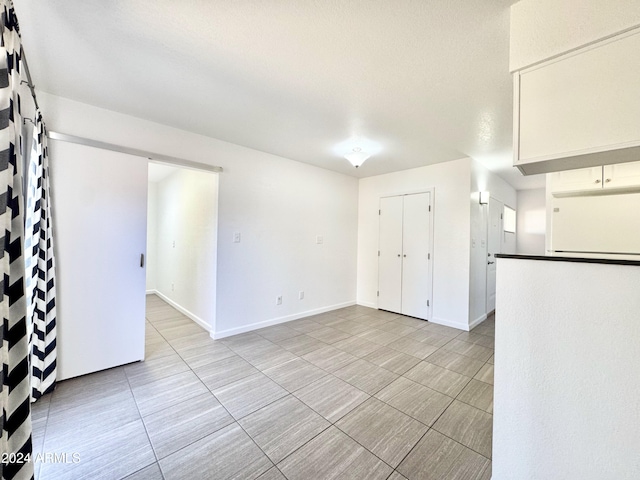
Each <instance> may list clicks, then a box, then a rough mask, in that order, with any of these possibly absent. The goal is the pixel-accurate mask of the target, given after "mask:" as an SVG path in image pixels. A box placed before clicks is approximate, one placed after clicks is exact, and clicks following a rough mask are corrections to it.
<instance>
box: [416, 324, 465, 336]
mask: <svg viewBox="0 0 640 480" xmlns="http://www.w3.org/2000/svg"><path fill="white" fill-rule="evenodd" d="M423 330H425V331H428V332H433V333H438V334H440V335H444V336H446V337H452V338H455V337H457V336H458V335H460V333H461V332H462V330H458V329H457V328H452V327H447V326H445V325H439V324H437V323H431V322H428V323H427V325H426V326H425V327H423Z"/></svg>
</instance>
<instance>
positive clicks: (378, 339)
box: [358, 327, 402, 346]
mask: <svg viewBox="0 0 640 480" xmlns="http://www.w3.org/2000/svg"><path fill="white" fill-rule="evenodd" d="M358 337H360V338H364V339H365V340H368V341H370V342H373V343H377V344H378V345H384V346H387V345H389V344H390V343H391V342H395V341H396V340H398V339H399V338H402V337H400V336H399V335H396V334H395V333H392V332H385V331H384V330H379V329H377V328H375V327H374V328H371V329H369V331H366V332H363V333H359V334H358Z"/></svg>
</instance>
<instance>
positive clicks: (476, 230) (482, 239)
mask: <svg viewBox="0 0 640 480" xmlns="http://www.w3.org/2000/svg"><path fill="white" fill-rule="evenodd" d="M483 191H484V192H487V191H488V192H489V193H490V195H491V198H495V199H496V200H499V201H500V202H502V203H503V204H504V205H506V206H509V207H511V208H513V209H514V210H516V217H517V215H518V202H517V194H516V191H515V189H514V188H513V187H512V186H511V185H509V184H508V183H507V182H505V181H504V180H503V179H502V178H500V177H498V176H497V175H495V174H494V173H492V172H490V171H489V170H487V168H485V167H484V166H483V165H482V164H480V163H479V162H477V161H475V160H473V161H472V162H471V190H470V192H471V195H470V197H469V198H470V208H471V229H470V232H471V233H470V234H471V244H470V252H471V253H470V269H469V325H470V326H471V327H473V326H475V325H477V324H478V323H479V322H481V321H482V320H484V319H485V318H486V316H485V315H486V313H487V311H486V308H487V303H486V302H487V243H486V242H487V227H488V225H487V222H488V219H487V216H488V209H489V206H488V205H480V199H479V192H483ZM515 250H516V242H515V235H514V234H513V233H508V232H503V233H502V253H515Z"/></svg>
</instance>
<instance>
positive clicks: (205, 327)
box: [147, 290, 212, 332]
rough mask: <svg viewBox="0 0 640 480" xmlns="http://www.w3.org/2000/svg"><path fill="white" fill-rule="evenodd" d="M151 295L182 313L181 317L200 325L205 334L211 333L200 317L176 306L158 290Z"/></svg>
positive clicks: (209, 327) (176, 304)
mask: <svg viewBox="0 0 640 480" xmlns="http://www.w3.org/2000/svg"><path fill="white" fill-rule="evenodd" d="M151 293H152V294H154V295H157V296H158V297H160V298H161V299H162V300H164V301H165V302H167V303H168V304H169V305H171V306H172V307H173V308H175V309H176V310H178V311H179V312H180V313H182V314H183V315H185V316H187V317H189V318H190V319H191V320H193V321H194V322H196V323H197V324H198V325H200V326H201V327H202V328H204V329H205V330H206V331H207V332H211V331H212V329H211V325H209V324H208V323H207V322H205V321H204V320H202V319H201V318H200V317H198V316H197V315H195V314H194V313H191V312H190V311H189V310H187V309H186V308H184V307H183V306H181V305H180V304H178V303H176V302H174V301H173V300H171V299H170V298H169V297H167V296H166V295H164V294H163V293H162V292H160V291H158V290H152V291H151ZM147 295H149V290H147Z"/></svg>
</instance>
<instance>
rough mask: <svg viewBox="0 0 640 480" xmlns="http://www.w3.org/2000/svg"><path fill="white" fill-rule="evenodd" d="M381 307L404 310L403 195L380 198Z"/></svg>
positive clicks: (379, 270) (379, 282)
mask: <svg viewBox="0 0 640 480" xmlns="http://www.w3.org/2000/svg"><path fill="white" fill-rule="evenodd" d="M379 251H380V257H379V261H378V288H379V297H378V308H379V309H382V310H389V311H391V312H396V313H401V312H402V197H385V198H381V199H380V247H379Z"/></svg>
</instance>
